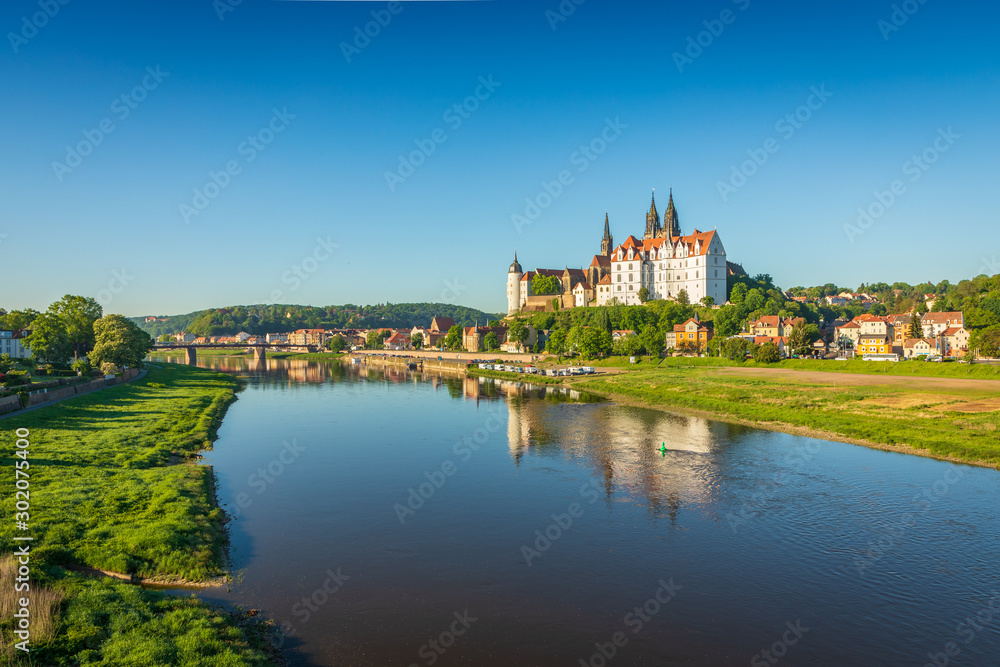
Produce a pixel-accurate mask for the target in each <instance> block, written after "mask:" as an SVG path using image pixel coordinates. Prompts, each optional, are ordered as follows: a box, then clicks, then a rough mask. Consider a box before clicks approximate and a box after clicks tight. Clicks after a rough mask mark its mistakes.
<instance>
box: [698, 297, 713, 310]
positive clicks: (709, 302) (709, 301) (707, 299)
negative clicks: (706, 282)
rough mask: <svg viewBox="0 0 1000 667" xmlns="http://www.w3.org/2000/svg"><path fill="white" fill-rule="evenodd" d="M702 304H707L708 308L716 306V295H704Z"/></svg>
mask: <svg viewBox="0 0 1000 667" xmlns="http://www.w3.org/2000/svg"><path fill="white" fill-rule="evenodd" d="M701 304H702V305H703V306H705V307H706V308H708V307H711V306H714V305H715V297H711V296H703V297H701Z"/></svg>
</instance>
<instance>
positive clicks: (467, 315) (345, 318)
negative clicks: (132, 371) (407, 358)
mask: <svg viewBox="0 0 1000 667" xmlns="http://www.w3.org/2000/svg"><path fill="white" fill-rule="evenodd" d="M436 315H439V316H442V317H450V318H452V319H454V320H455V323H456V324H459V325H462V326H470V327H471V326H473V325H474V324H476V323H477V322H478V323H479V324H486V323H487V322H488V321H490V320H496V319H500V318H501V317H503V315H501V314H498V313H486V312H483V311H481V310H477V309H475V308H468V307H466V306H457V305H454V304H447V303H385V304H376V305H373V306H356V305H354V304H344V305H342V306H298V305H280V304H272V305H253V306H229V307H227V308H209V309H207V310H199V311H195V312H193V313H186V314H184V315H171V316H159V315H158V316H148V317H135V318H132V319H133V320H134V321H135V322H136V324H138V325H139V326H140V327H142V328H143V330H145V331H146V332H147V333H149V334H150V335H151V336H153V337H154V338H156V337H157V336H160V335H161V334H174V333H180V332H182V331H187V332H190V333H193V334H196V335H199V336H231V335H234V334H237V333H239V332H240V331H246V332H247V333H251V334H267V333H281V332H286V331H294V330H295V329H369V328H373V327H392V328H402V327H411V326H423V327H428V326H430V323H431V319H432V318H433V317H434V316H436Z"/></svg>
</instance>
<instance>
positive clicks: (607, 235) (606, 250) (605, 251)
mask: <svg viewBox="0 0 1000 667" xmlns="http://www.w3.org/2000/svg"><path fill="white" fill-rule="evenodd" d="M614 247H615V242H614V239H613V238H612V236H611V226H610V223H609V222H608V214H607V213H605V214H604V237H603V238H602V239H601V254H602V255H604V256H605V257H610V256H611V250H612V249H613V248H614Z"/></svg>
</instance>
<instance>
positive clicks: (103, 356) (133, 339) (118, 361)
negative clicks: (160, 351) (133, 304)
mask: <svg viewBox="0 0 1000 667" xmlns="http://www.w3.org/2000/svg"><path fill="white" fill-rule="evenodd" d="M94 339H95V343H94V349H93V350H92V351H91V353H90V354H89V355H88V356H89V358H90V363H92V364H94V365H98V366H99V365H102V364H105V363H112V364H114V365H116V366H118V367H119V368H121V367H124V366H128V367H130V368H140V367H141V366H142V360H143V359H144V358H145V357H146V355H147V354H149V352H150V350H152V349H153V339H152V338H150V337H149V334H148V333H146V332H145V331H143V330H142V329H140V328H139V327H138V325H136V323H135V322H133V321H132V320H130V319H127V318H125V317H122V316H121V315H105V316H104V317H102V318H101V319H99V320H97V321H96V322H94Z"/></svg>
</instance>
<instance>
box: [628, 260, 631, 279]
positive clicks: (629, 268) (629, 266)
mask: <svg viewBox="0 0 1000 667" xmlns="http://www.w3.org/2000/svg"><path fill="white" fill-rule="evenodd" d="M628 270H629V271H631V270H632V265H631V264H629V265H628ZM629 280H632V279H631V278H629Z"/></svg>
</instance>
